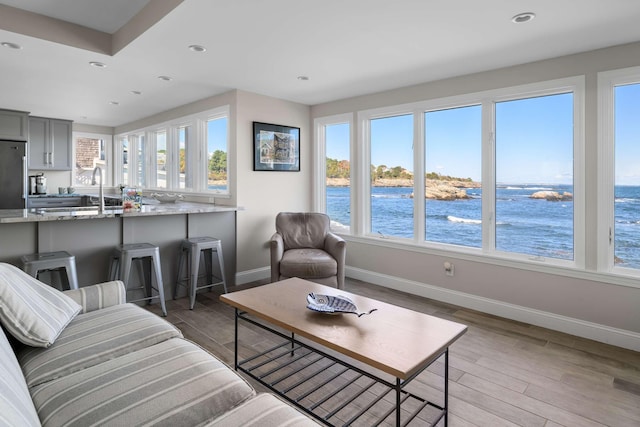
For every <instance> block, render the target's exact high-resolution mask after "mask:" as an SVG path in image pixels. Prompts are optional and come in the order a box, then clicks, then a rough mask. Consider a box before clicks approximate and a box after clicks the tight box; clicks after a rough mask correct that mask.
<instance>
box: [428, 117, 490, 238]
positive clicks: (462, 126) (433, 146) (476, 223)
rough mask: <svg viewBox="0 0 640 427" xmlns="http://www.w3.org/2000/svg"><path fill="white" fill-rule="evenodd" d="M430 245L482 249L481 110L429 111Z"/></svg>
mask: <svg viewBox="0 0 640 427" xmlns="http://www.w3.org/2000/svg"><path fill="white" fill-rule="evenodd" d="M424 128H425V130H424V134H425V142H424V145H425V165H426V167H425V170H426V172H427V173H426V182H425V188H426V191H425V199H424V200H425V213H426V223H425V240H427V241H429V242H436V243H449V244H454V245H461V246H471V247H476V248H480V247H482V188H481V172H482V106H480V105H473V106H467V107H459V108H448V109H443V110H435V111H428V112H426V113H425V114H424Z"/></svg>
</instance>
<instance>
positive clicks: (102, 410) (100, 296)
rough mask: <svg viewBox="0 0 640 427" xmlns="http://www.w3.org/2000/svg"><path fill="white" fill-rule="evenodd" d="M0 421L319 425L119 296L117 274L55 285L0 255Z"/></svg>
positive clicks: (0, 423)
mask: <svg viewBox="0 0 640 427" xmlns="http://www.w3.org/2000/svg"><path fill="white" fill-rule="evenodd" d="M0 321H1V323H2V330H0V426H11V427H15V426H20V427H22V426H39V425H43V426H67V425H73V426H88V425H113V426H125V425H126V426H138V425H154V426H162V425H166V426H171V427H180V426H251V425H255V426H317V425H318V424H317V423H316V422H315V421H313V420H312V419H310V418H308V417H307V416H306V415H304V414H302V413H301V412H299V411H298V410H297V409H295V408H293V407H292V406H290V405H288V404H287V403H285V402H283V401H281V400H280V399H279V398H277V397H275V396H273V395H271V394H266V393H263V394H257V393H256V391H255V390H254V389H253V388H252V387H251V386H250V385H249V384H248V383H247V382H246V381H245V380H244V379H243V378H242V377H240V376H239V375H237V374H236V372H235V371H233V370H232V369H230V368H229V367H228V366H227V365H225V364H224V363H223V362H222V361H220V360H218V359H217V358H215V357H214V356H212V355H211V354H209V353H208V352H207V351H205V350H203V349H202V348H200V347H198V346H197V345H195V344H193V343H191V342H189V341H187V340H185V339H183V338H182V334H181V333H180V331H179V330H178V329H176V328H175V327H174V326H173V325H171V324H170V323H168V322H166V321H165V320H164V319H162V318H160V317H158V316H156V315H154V314H152V313H150V312H148V311H147V310H144V309H142V308H140V307H138V306H137V305H133V304H126V303H125V291H124V286H123V284H122V282H119V281H114V282H107V283H103V284H98V285H93V286H88V287H84V288H80V289H78V290H73V291H67V292H60V291H57V290H56V289H53V288H51V287H49V286H47V285H45V284H43V283H42V282H39V281H38V280H36V279H34V278H32V277H31V276H29V275H27V274H26V273H24V272H22V271H21V270H20V269H18V268H17V267H15V266H13V265H10V264H5V263H0Z"/></svg>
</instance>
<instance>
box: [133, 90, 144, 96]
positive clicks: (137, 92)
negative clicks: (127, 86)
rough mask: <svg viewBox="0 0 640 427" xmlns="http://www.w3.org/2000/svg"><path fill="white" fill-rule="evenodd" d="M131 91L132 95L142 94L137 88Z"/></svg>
mask: <svg viewBox="0 0 640 427" xmlns="http://www.w3.org/2000/svg"><path fill="white" fill-rule="evenodd" d="M131 93H132V94H134V95H142V92H140V91H139V90H132V91H131Z"/></svg>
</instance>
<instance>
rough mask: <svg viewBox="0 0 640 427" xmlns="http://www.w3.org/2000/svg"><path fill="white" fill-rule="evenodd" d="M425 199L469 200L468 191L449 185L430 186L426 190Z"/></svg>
mask: <svg viewBox="0 0 640 427" xmlns="http://www.w3.org/2000/svg"><path fill="white" fill-rule="evenodd" d="M424 197H425V198H427V199H431V200H459V199H468V198H469V195H468V194H467V190H465V189H463V188H458V187H454V186H452V185H449V184H443V183H439V184H436V185H428V186H427V188H426V189H425V195H424Z"/></svg>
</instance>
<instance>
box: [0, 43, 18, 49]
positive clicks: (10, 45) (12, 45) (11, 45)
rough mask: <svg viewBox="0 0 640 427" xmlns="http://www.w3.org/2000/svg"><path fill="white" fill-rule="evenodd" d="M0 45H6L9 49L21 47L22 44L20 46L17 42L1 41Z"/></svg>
mask: <svg viewBox="0 0 640 427" xmlns="http://www.w3.org/2000/svg"><path fill="white" fill-rule="evenodd" d="M0 45H2V46H4V47H8V48H9V49H22V46H20V45H19V44H17V43H11V42H2V43H0Z"/></svg>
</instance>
